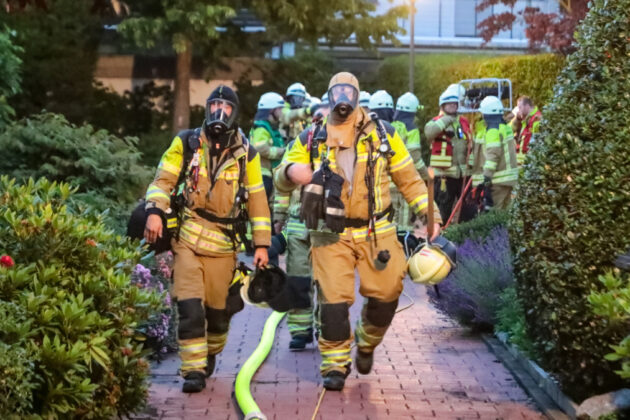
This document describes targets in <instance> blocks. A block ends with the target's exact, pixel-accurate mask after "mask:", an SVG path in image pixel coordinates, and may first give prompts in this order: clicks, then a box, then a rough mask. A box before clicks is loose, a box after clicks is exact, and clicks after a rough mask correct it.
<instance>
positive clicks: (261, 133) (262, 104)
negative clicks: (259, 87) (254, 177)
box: [249, 92, 285, 203]
mask: <svg viewBox="0 0 630 420" xmlns="http://www.w3.org/2000/svg"><path fill="white" fill-rule="evenodd" d="M284 105H285V102H284V99H283V98H282V96H280V94H278V93H275V92H267V93H265V94H264V95H262V96H261V97H260V100H259V101H258V110H257V111H256V115H254V124H253V126H252V129H251V131H250V133H249V140H250V141H251V143H252V145H253V146H254V147H255V148H256V150H257V151H258V153H260V162H261V167H262V177H263V182H264V185H265V192H266V194H267V200H268V201H269V202H270V203H271V197H272V195H273V178H272V172H271V171H272V169H273V168H275V167H276V166H278V164H279V163H280V160H281V159H282V155H284V150H285V148H284V145H285V144H284V138H283V137H282V134H281V133H280V131H279V130H278V126H279V123H280V120H281V119H282V113H283V110H284Z"/></svg>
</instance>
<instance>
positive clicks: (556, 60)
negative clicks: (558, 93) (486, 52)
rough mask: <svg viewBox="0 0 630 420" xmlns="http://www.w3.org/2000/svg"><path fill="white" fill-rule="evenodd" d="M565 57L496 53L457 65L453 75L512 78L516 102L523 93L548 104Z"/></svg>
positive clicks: (539, 102) (514, 101) (465, 77)
mask: <svg viewBox="0 0 630 420" xmlns="http://www.w3.org/2000/svg"><path fill="white" fill-rule="evenodd" d="M564 61H565V59H564V57H563V56H561V55H555V54H536V55H516V56H507V57H496V58H491V59H487V60H483V61H480V62H476V63H474V64H473V65H472V66H454V67H453V76H454V77H455V78H456V79H458V80H459V79H475V78H481V77H500V78H508V79H510V80H511V81H512V96H513V104H512V105H513V106H516V99H517V98H518V97H519V96H520V95H527V96H529V97H531V98H532V100H533V101H534V103H535V104H538V105H545V104H546V103H547V102H549V101H550V100H551V98H552V96H553V86H554V85H555V83H556V78H557V77H558V74H559V73H560V70H562V67H563V66H564Z"/></svg>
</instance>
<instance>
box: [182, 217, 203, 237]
mask: <svg viewBox="0 0 630 420" xmlns="http://www.w3.org/2000/svg"><path fill="white" fill-rule="evenodd" d="M182 229H187V230H190V232H191V233H194V234H197V235H199V234H200V233H201V231H202V230H203V226H201V225H198V224H197V223H194V222H192V221H190V220H186V221H185V222H184V225H183V226H182Z"/></svg>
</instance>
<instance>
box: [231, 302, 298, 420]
mask: <svg viewBox="0 0 630 420" xmlns="http://www.w3.org/2000/svg"><path fill="white" fill-rule="evenodd" d="M284 315H285V312H276V311H273V313H272V314H271V315H269V318H267V321H266V322H265V327H264V328H263V332H262V338H261V339H260V343H258V346H257V347H256V350H254V352H253V353H252V355H251V356H249V358H248V359H247V360H246V361H245V363H244V364H243V367H242V368H241V370H240V371H239V372H238V375H237V376H236V382H235V383H234V395H235V396H236V402H237V403H238V406H239V407H240V408H241V411H242V412H243V414H244V415H245V417H244V420H253V419H258V420H267V417H265V415H264V414H263V413H261V412H260V408H259V407H258V404H256V401H254V397H252V393H251V391H250V390H249V385H250V383H251V381H252V377H253V376H254V374H255V373H256V371H257V370H258V368H259V367H260V365H262V363H263V362H264V361H265V359H266V358H267V355H268V354H269V351H270V350H271V345H272V344H273V339H274V337H275V335H276V328H277V327H278V324H279V323H280V321H281V320H282V318H283V317H284Z"/></svg>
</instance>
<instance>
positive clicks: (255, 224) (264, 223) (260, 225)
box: [249, 217, 271, 231]
mask: <svg viewBox="0 0 630 420" xmlns="http://www.w3.org/2000/svg"><path fill="white" fill-rule="evenodd" d="M249 220H250V223H251V224H252V230H269V231H270V230H271V220H270V219H269V218H268V217H251V218H250V219H249Z"/></svg>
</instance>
